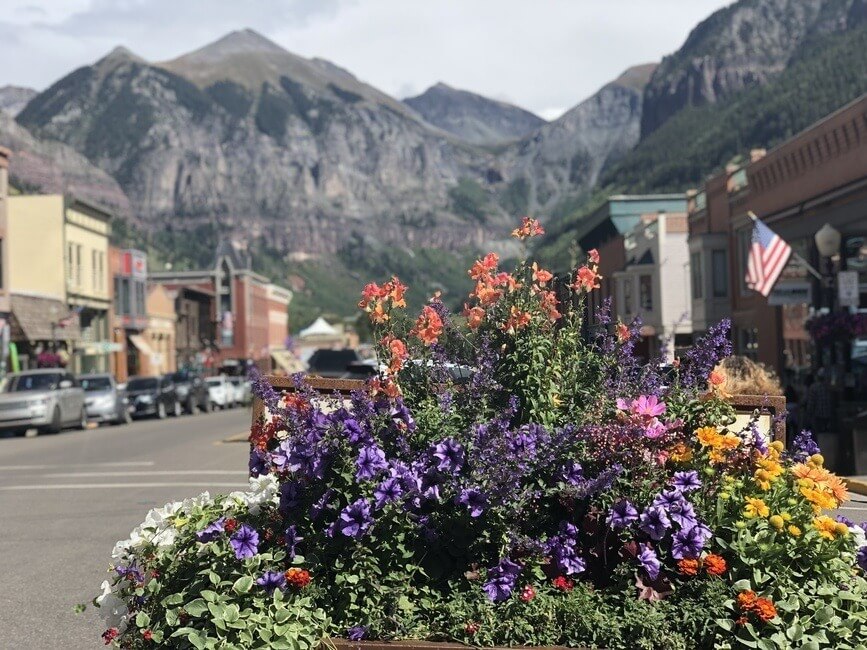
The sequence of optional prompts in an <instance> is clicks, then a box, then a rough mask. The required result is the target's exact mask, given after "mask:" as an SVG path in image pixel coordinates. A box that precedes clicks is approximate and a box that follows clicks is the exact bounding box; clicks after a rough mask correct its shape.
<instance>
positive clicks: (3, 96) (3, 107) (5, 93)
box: [0, 86, 39, 117]
mask: <svg viewBox="0 0 867 650" xmlns="http://www.w3.org/2000/svg"><path fill="white" fill-rule="evenodd" d="M38 94H39V93H38V92H36V91H35V90H33V88H24V87H22V86H3V87H0V111H2V112H4V113H8V114H9V115H11V116H12V117H15V116H16V115H18V113H20V112H21V109H23V108H24V107H25V106H26V105H27V102H29V101H30V100H31V99H33V98H34V97H36V95H38Z"/></svg>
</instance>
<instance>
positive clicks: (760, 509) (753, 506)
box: [744, 497, 771, 518]
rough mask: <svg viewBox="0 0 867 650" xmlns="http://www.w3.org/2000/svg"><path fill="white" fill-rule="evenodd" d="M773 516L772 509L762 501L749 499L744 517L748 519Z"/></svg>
mask: <svg viewBox="0 0 867 650" xmlns="http://www.w3.org/2000/svg"><path fill="white" fill-rule="evenodd" d="M769 514H771V510H770V508H768V506H767V505H766V504H765V502H764V501H762V500H761V499H754V498H753V497H747V507H746V508H744V515H745V516H747V517H750V518H752V517H767V516H768V515H769Z"/></svg>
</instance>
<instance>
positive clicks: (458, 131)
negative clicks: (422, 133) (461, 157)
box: [403, 83, 545, 145]
mask: <svg viewBox="0 0 867 650" xmlns="http://www.w3.org/2000/svg"><path fill="white" fill-rule="evenodd" d="M403 102H404V104H406V105H407V106H409V107H410V108H412V109H413V110H415V111H417V112H418V113H419V115H421V116H422V117H423V118H424V119H425V120H426V121H427V122H429V123H430V124H433V125H434V126H437V127H439V128H441V129H442V130H443V131H448V132H449V133H452V134H454V135H456V136H458V137H459V138H460V139H461V140H464V141H466V142H469V143H472V144H478V145H497V144H503V143H504V142H508V141H510V140H516V139H517V138H520V137H521V136H524V135H526V134H528V133H530V132H531V131H534V130H536V129H537V128H539V127H540V126H542V125H543V124H545V120H543V119H542V118H541V117H539V116H537V115H534V114H533V113H531V112H529V111H525V110H524V109H523V108H518V107H517V106H513V105H511V104H507V103H505V102H500V101H496V100H494V99H489V98H487V97H482V96H481V95H476V94H475V93H471V92H468V91H466V90H458V89H456V88H452V87H451V86H447V85H446V84H444V83H438V84H436V85H435V86H431V87H430V88H428V89H427V90H426V91H425V92H423V93H422V94H421V95H417V96H415V97H408V98H407V99H404V100H403Z"/></svg>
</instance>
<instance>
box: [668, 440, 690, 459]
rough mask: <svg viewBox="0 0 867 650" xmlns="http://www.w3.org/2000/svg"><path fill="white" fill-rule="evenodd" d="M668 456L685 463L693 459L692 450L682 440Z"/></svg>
mask: <svg viewBox="0 0 867 650" xmlns="http://www.w3.org/2000/svg"><path fill="white" fill-rule="evenodd" d="M668 457H669V458H670V459H671V460H673V461H674V462H675V463H685V462H687V461H690V460H692V450H691V449H690V448H689V447H687V446H686V445H685V444H683V443H682V442H679V443H677V444H676V445H675V446H674V447H672V448H671V452H670V453H669V455H668Z"/></svg>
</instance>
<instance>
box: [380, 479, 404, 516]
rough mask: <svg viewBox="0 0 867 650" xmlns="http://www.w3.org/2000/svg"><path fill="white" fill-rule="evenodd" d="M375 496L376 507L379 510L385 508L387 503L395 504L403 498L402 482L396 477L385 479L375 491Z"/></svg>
mask: <svg viewBox="0 0 867 650" xmlns="http://www.w3.org/2000/svg"><path fill="white" fill-rule="evenodd" d="M373 496H374V497H375V498H376V500H375V501H374V507H375V508H376V509H377V510H379V509H381V508H383V507H384V506H385V504H386V503H394V502H395V501H397V500H399V499H400V497H402V496H403V488H402V487H401V486H400V480H399V479H397V478H394V477H391V478H387V479H385V480H384V481H383V482H382V483H380V484H379V485H378V486H377V487H376V489H375V490H374V491H373Z"/></svg>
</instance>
